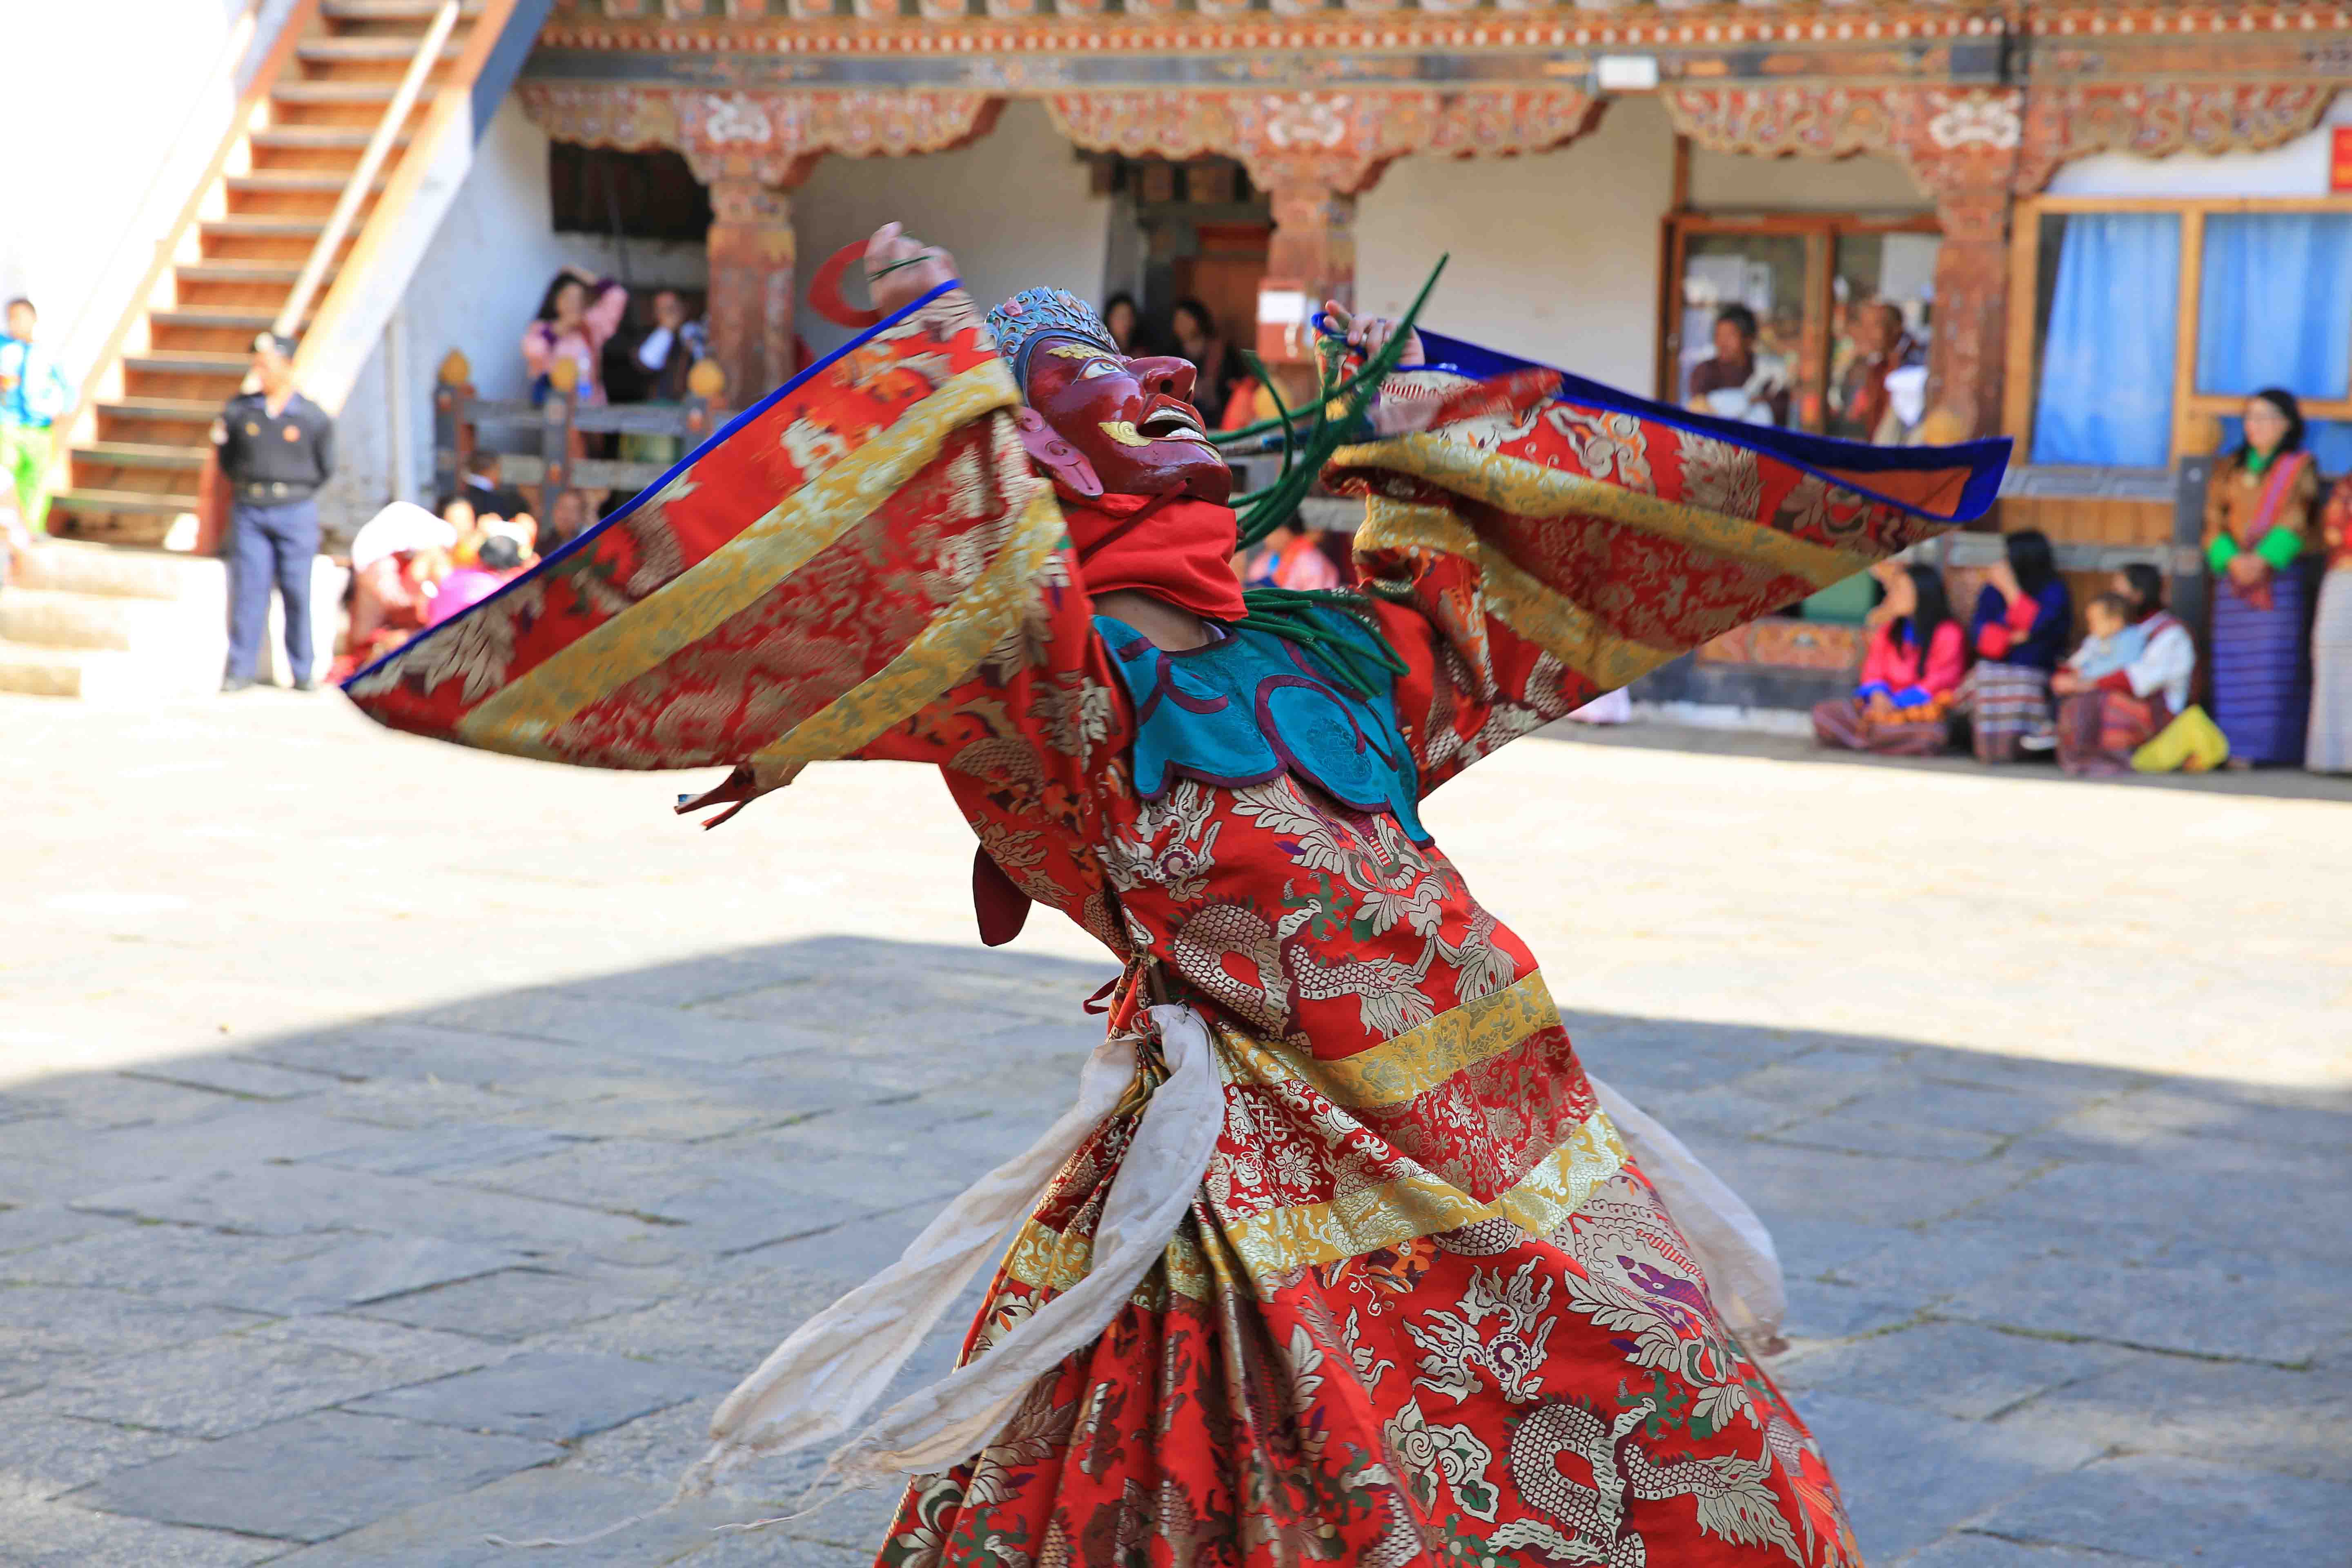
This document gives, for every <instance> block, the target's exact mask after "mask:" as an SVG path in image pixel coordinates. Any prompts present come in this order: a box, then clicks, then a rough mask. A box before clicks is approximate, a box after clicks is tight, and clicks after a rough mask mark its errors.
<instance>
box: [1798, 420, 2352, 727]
mask: <svg viewBox="0 0 2352 1568" xmlns="http://www.w3.org/2000/svg"><path fill="white" fill-rule="evenodd" d="M2243 426H2244V431H2245V438H2244V440H2243V441H2242V443H2241V444H2240V445H2239V447H2237V448H2236V449H2235V450H2234V451H2232V452H2231V453H2230V454H2229V455H2228V456H2227V457H2226V458H2223V459H2222V460H2221V463H2220V464H2219V465H2217V467H2216V468H2215V470H2214V473H2213V476H2212V479H2211V480H2210V483H2209V485H2208V487H2207V491H2206V500H2205V533H2204V543H2203V550H2204V555H2205V561H2206V564H2207V567H2208V569H2209V571H2210V576H2211V594H2210V600H2211V618H2210V627H2209V631H2208V636H2207V638H2206V644H2207V651H2206V654H2205V660H2206V663H2205V667H2204V668H2201V669H2200V666H2199V658H2200V656H2199V651H2198V643H2197V638H2196V637H2194V636H2193V635H2192V633H2191V631H2190V629H2189V627H2188V626H2186V625H2184V624H2183V623H2182V622H2181V621H2180V620H2179V617H2177V616H2174V615H2173V614H2172V613H2171V612H2170V611H2169V610H2168V609H2167V608H2166V606H2165V593H2164V577H2163V575H2162V574H2160V573H2159V572H2158V570H2157V568H2156V567H2154V566H2152V565H2134V566H2129V567H2126V569H2125V570H2123V571H2121V572H2118V573H2116V574H2115V575H2114V577H2113V579H2112V580H2111V581H2110V582H2109V583H2108V584H2107V585H2106V588H2105V591H2104V592H2102V593H2099V594H2098V595H2095V596H2094V597H2093V598H2092V599H2091V600H2090V602H2089V603H2088V604H2087V605H2084V614H2083V620H2084V632H2085V635H2084V637H2082V638H2081V640H2080V642H2079V644H2078V645H2077V646H2075V647H2074V648H2073V650H2072V651H2071V652H2069V651H2068V645H2069V644H2070V643H2073V642H2074V640H2075V639H2074V599H2073V595H2072V594H2071V593H2070V592H2069V590H2068V588H2067V585H2066V582H2065V579H2064V578H2063V577H2062V576H2061V575H2060V574H2059V572H2058V569H2057V563H2056V560H2055V555H2054V552H2053V550H2052V547H2051V544H2050V541H2049V540H2048V539H2047V538H2046V537H2045V536H2044V535H2042V533H2040V532H2038V531H2032V530H2023V531H2018V532H2014V533H2011V534H2007V535H2005V536H2004V539H2003V545H2004V559H2003V560H2002V562H2001V563H2000V564H1999V565H1997V566H1995V567H1994V568H1993V569H1992V571H1991V573H1990V575H1989V577H1988V579H1987V581H1986V582H1985V583H1984V584H1983V586H1982V587H1981V588H1980V589H1979V592H1978V594H1977V596H1976V601H1975V603H1974V605H1972V606H1970V609H1969V616H1968V617H1967V619H1966V620H1965V621H1963V620H1962V619H1961V618H1960V617H1959V616H1958V614H1957V613H1956V611H1955V610H1954V608H1953V606H1952V605H1951V604H1950V603H1949V600H1948V595H1947V590H1946V584H1945V579H1944V576H1943V574H1940V573H1939V572H1937V570H1936V569H1935V568H1933V567H1930V566H1927V565H1923V564H1918V563H1908V564H1906V563H1899V562H1898V563H1888V564H1886V565H1884V566H1882V567H1881V568H1880V569H1879V570H1878V572H1877V573H1876V575H1877V576H1878V578H1879V581H1880V584H1881V585H1882V587H1883V588H1884V590H1885V598H1884V600H1883V601H1882V602H1881V604H1880V605H1878V607H1877V608H1876V609H1875V610H1874V611H1873V612H1872V614H1871V616H1870V619H1869V621H1868V622H1867V623H1866V624H1867V625H1868V626H1870V628H1871V630H1870V638H1869V643H1868V652H1867V655H1866V656H1865V658H1864V665H1863V669H1862V679H1861V683H1860V684H1859V685H1858V686H1857V687H1856V689H1854V691H1853V694H1852V695H1851V696H1850V697H1845V698H1841V699H1838V700H1833V701H1829V702H1824V703H1822V704H1821V705H1820V706H1819V707H1817V708H1815V709H1814V710H1813V730H1814V734H1815V736H1816V738H1817V739H1818V740H1819V741H1820V742H1821V743H1822V744H1823V745H1825V746H1841V747H1846V748H1850V749H1853V750H1856V751H1870V752H1885V753H1893V754H1903V755H1927V754H1932V753H1935V752H1942V751H1945V750H1947V749H1948V748H1950V747H1953V746H1955V745H1958V744H1960V743H1962V742H1963V740H1965V742H1966V743H1967V744H1968V745H1969V747H1970V748H1971V749H1972V750H1973V751H1974V752H1975V754H1976V755H1977V757H1978V758H1979V760H1981V761H1984V762H1988V763H2007V762H2014V761H2017V760H2019V759H2020V758H2021V757H2027V756H2032V755H2034V754H2036V753H2041V754H2045V755H2052V756H2054V757H2055V758H2056V760H2057V762H2058V763H2059V764H2060V765H2061V766H2063V768H2064V769H2065V770H2066V771H2067V772H2068V773H2119V772H2122V771H2124V770H2126V769H2137V770H2138V771H2141V772H2168V771H2170V770H2173V769H2176V768H2186V769H2190V770H2199V769H2205V768H2212V767H2220V766H2224V765H2227V766H2231V767H2260V766H2289V767H2292V766H2302V767H2306V768H2308V769H2310V770H2311V771H2313V772H2315V773H2352V477H2347V478H2346V479H2339V480H2337V481H2336V485H2335V487H2334V488H2333V489H2332V490H2327V491H2325V492H2323V489H2322V486H2321V484H2320V482H2319V478H2318V475H2317V473H2316V471H2315V468H2314V467H2313V464H2312V459H2311V455H2310V454H2309V453H2308V452H2306V451H2305V450H2304V449H2303V446H2304V426H2303V416H2302V412H2301V410H2300V409H2299V408H2298V406H2297V405H2296V403H2295V400H2294V396H2293V395H2290V394H2288V393H2285V392H2282V391H2277V390H2271V391H2266V392H2263V393H2260V394H2257V395H2255V396H2254V397H2252V398H2250V399H2248V401H2247V404H2246V408H2245V413H2244V417H2243Z"/></svg>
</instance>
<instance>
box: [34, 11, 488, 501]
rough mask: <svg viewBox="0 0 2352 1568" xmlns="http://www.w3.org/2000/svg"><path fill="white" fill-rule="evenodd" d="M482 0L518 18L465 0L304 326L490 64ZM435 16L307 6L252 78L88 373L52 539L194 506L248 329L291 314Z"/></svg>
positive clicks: (239, 373) (244, 357)
mask: <svg viewBox="0 0 2352 1568" xmlns="http://www.w3.org/2000/svg"><path fill="white" fill-rule="evenodd" d="M486 6H487V8H488V10H490V11H491V12H493V13H495V16H492V17H491V18H490V25H492V26H495V25H497V24H498V22H499V21H502V19H503V17H504V16H505V14H506V13H507V11H508V10H509V7H508V6H506V5H492V4H489V0H459V5H458V13H457V22H456V26H455V27H454V28H453V29H452V30H451V31H450V32H449V33H448V36H447V41H446V43H445V44H444V45H443V46H442V47H441V48H440V50H439V51H438V53H439V58H438V59H436V61H434V62H433V63H432V66H431V68H430V74H429V75H427V76H425V78H424V90H423V91H422V92H419V93H416V94H415V100H414V103H413V105H412V107H411V108H410V109H409V110H408V111H407V112H406V113H405V114H404V116H402V121H401V124H400V125H399V127H398V129H397V130H396V131H395V132H394V135H393V138H392V142H391V148H390V155H389V157H388V158H386V159H384V160H383V162H382V163H381V164H380V166H379V168H378V169H377V171H376V172H375V173H374V174H373V178H371V179H370V180H369V182H368V185H369V188H368V189H366V190H364V191H362V192H359V193H358V194H357V205H356V210H355V212H354V213H353V214H352V221H351V222H350V223H349V224H348V225H346V226H345V227H344V230H343V233H342V235H341V239H340V242H339V243H338V244H337V245H336V246H335V247H334V253H333V254H332V255H331V256H327V257H324V258H321V259H322V260H323V262H324V264H325V270H324V273H323V276H322V277H321V279H320V281H319V286H318V287H316V288H315V289H312V290H310V308H307V309H306V310H304V312H303V319H302V320H301V321H299V322H298V323H293V324H294V325H295V326H296V329H297V331H300V330H304V329H307V328H308V327H309V325H310V317H311V316H312V314H313V313H314V311H315V309H316V307H317V305H318V304H319V302H320V301H322V300H325V299H326V298H327V297H328V294H329V292H330V291H331V289H332V288H333V285H334V282H335V279H336V278H337V276H338V275H339V274H340V272H341V268H342V265H343V263H344V261H345V260H346V259H348V258H350V256H351V254H352V248H353V246H354V244H355V242H356V241H357V240H358V239H359V238H360V237H361V236H362V233H363V231H364V227H365V225H366V222H367V219H368V217H369V216H370V215H371V214H372V213H373V209H374V206H375V204H376V201H377V198H378V197H379V196H380V195H383V192H384V190H385V188H386V187H387V185H388V184H390V183H391V176H392V174H393V170H394V166H395V165H396V163H397V161H398V159H399V157H400V154H401V153H402V152H403V151H404V149H405V148H406V147H407V145H408V143H409V142H410V140H411V138H412V136H413V135H415V133H416V132H418V131H419V129H420V128H421V126H422V123H423V121H424V120H425V116H426V115H427V114H428V113H430V112H431V111H432V110H433V108H434V105H435V100H436V92H437V89H440V88H442V87H444V86H445V85H447V84H448V83H449V81H450V79H451V76H452V73H453V72H457V71H458V70H460V69H463V68H466V67H467V66H473V65H476V64H477V63H478V60H479V59H480V58H481V54H482V50H480V49H469V48H468V47H467V46H468V45H469V43H472V42H473V41H474V40H473V39H472V37H471V34H472V32H473V30H474V28H475V27H476V26H477V25H478V24H480V23H482V22H483V21H484V13H485V10H486ZM441 8H442V0H299V4H298V5H297V6H296V8H295V12H294V15H293V16H292V17H291V18H290V19H289V22H288V23H287V25H286V26H285V28H284V30H283V32H281V33H280V34H279V36H278V40H277V42H276V43H275V45H274V46H273V47H272V48H271V50H270V53H269V55H268V58H266V59H264V60H263V61H262V62H261V64H260V67H259V68H258V69H257V71H256V73H255V75H254V77H253V79H252V85H251V87H249V88H248V89H247V93H248V96H249V98H251V99H252V100H254V101H252V102H249V103H240V104H239V106H238V110H237V114H238V119H237V120H236V121H235V122H234V125H233V129H232V131H231V133H230V137H229V139H228V140H227V141H226V142H224V145H223V148H222V150H221V153H220V155H219V156H217V157H216V158H215V161H214V163H213V165H212V173H211V174H210V176H209V177H208V179H207V181H206V184H205V188H204V189H201V190H198V191H196V192H194V193H193V194H192V195H191V198H190V203H189V207H188V209H187V212H186V213H185V214H184V218H183V222H182V224H181V226H180V232H179V233H178V234H177V235H176V236H175V238H176V241H177V243H176V245H175V246H174V254H173V255H172V256H171V257H170V258H169V259H168V266H164V265H162V264H159V268H158V272H159V276H158V277H156V278H155V279H153V280H152V281H153V282H154V285H155V286H154V287H153V288H152V289H149V290H147V291H146V292H145V293H143V294H142V300H144V301H145V303H144V305H143V308H142V309H140V310H137V311H135V312H134V314H133V315H132V316H131V317H130V318H127V319H126V321H125V322H124V324H123V326H122V329H121V331H119V332H118V334H117V340H116V341H117V343H118V344H119V347H118V348H117V349H116V350H115V352H114V353H113V354H112V355H110V359H111V360H112V363H102V364H101V365H100V367H99V373H98V375H97V376H96V377H94V378H93V384H94V386H95V389H96V395H95V397H94V398H92V399H90V406H89V412H92V413H94V415H95V418H94V420H81V421H78V422H77V424H78V425H79V428H78V429H76V430H75V431H74V433H73V435H72V437H70V438H69V441H68V452H67V456H66V458H65V461H66V462H67V464H68V475H67V476H66V479H67V488H66V489H64V491H63V492H62V493H61V494H59V495H58V497H57V499H56V501H55V504H54V507H53V509H52V510H51V512H50V514H49V518H50V521H49V527H50V529H51V531H53V532H56V533H58V534H60V535H63V536H65V537H68V538H75V539H84V540H98V541H104V542H110V543H120V544H138V545H156V544H160V543H162V542H163V539H164V537H165V536H166V534H167V533H169V532H170V531H172V528H173V523H174V522H175V521H178V520H179V519H181V518H182V517H183V516H184V514H190V513H194V512H195V511H196V510H198V491H199V488H200V480H201V479H202V476H203V474H204V471H205V458H206V457H207V456H208V454H209V451H210V446H209V437H208V432H209V429H210V427H211V425H212V421H213V418H214V416H215V415H217V414H218V413H219V412H220V407H221V405H222V404H224V403H226V401H227V400H228V399H229V398H230V397H232V396H234V395H236V392H237V391H238V389H239V387H240V386H241V385H242V384H243V383H244V381H245V378H246V375H247V371H248V369H249V367H250V363H251V353H252V344H253V339H254V335H255V334H256V333H257V332H261V331H268V330H269V329H270V328H271V327H273V326H274V325H276V324H277V323H278V321H279V318H280V316H281V315H282V314H283V312H284V311H285V310H286V309H287V307H288V305H289V300H291V297H292V295H293V293H294V290H295V289H296V287H297V284H298V281H299V279H300V278H301V275H302V272H303V268H304V267H305V264H306V263H308V262H309V261H310V258H311V256H312V253H313V251H314V250H316V249H317V248H318V247H319V246H320V239H321V237H323V236H324V235H325V233H326V232H327V229H328V226H329V223H330V220H331V216H332V215H333V214H334V212H335V209H336V206H337V205H338V203H340V202H341V200H342V198H343V195H344V193H345V191H346V190H347V189H349V188H350V187H351V186H352V184H353V183H354V180H355V175H356V172H357V170H358V169H359V167H360V165H361V163H362V155H363V154H364V153H365V152H366V151H367V148H368V145H369V142H370V140H371V139H372V138H373V136H374V135H375V134H376V132H377V128H378V127H379V125H380V124H382V123H383V121H384V119H385V117H386V115H387V113H388V112H389V111H390V110H391V109H392V108H393V107H394V103H395V100H396V97H397V95H398V93H399V91H400V89H401V85H402V81H403V79H404V77H405V76H406V75H407V73H408V71H409V68H410V66H411V63H412V62H413V61H415V58H416V57H417V55H418V53H419V50H420V47H422V46H423V44H424V43H425V39H426V37H427V36H428V32H429V30H430V29H431V28H432V27H433V26H434V23H435V19H436V15H437V14H438V13H439V12H440V10H441ZM483 42H484V43H485V44H487V42H488V40H487V39H486V40H483ZM184 531H185V530H184Z"/></svg>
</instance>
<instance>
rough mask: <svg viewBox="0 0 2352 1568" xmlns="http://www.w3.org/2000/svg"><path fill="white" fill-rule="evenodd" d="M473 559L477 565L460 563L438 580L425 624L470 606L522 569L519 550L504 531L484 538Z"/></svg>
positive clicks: (433, 622)
mask: <svg viewBox="0 0 2352 1568" xmlns="http://www.w3.org/2000/svg"><path fill="white" fill-rule="evenodd" d="M476 561H477V563H476V564H474V565H471V566H460V567H458V568H457V570H456V571H454V572H452V573H450V574H448V575H447V576H446V577H444V578H442V579H441V581H440V584H438V586H437V587H436V591H435V593H434V595H433V604H432V607H431V608H430V609H428V610H427V611H426V612H425V625H426V626H439V625H440V624H441V623H442V622H443V621H446V620H447V619H448V618H449V617H450V616H455V615H457V614H458V613H459V612H461V611H464V610H469V609H471V608H473V607H474V606H475V605H478V604H480V603H481V602H482V601H483V600H484V599H487V598H488V597H489V596H490V595H493V594H495V593H497V592H498V591H499V589H500V588H503V587H505V586H506V585H507V584H509V583H511V582H513V581H514V580H515V578H516V577H518V576H520V574H522V570H523V559H522V552H521V551H520V549H518V548H516V546H515V542H514V541H513V540H512V539H509V537H507V536H506V535H505V534H503V533H494V534H491V535H489V536H488V538H486V539H484V540H483V541H482V545H481V549H480V551H479V552H478V554H477V557H476Z"/></svg>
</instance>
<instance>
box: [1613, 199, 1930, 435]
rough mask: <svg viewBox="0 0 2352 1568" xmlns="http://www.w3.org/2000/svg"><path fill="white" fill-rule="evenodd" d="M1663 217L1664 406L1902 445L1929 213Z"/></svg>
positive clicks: (1914, 387)
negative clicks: (1890, 413) (1665, 266)
mask: <svg viewBox="0 0 2352 1568" xmlns="http://www.w3.org/2000/svg"><path fill="white" fill-rule="evenodd" d="M1667 222H1668V243H1667V251H1668V268H1669V270H1668V278H1669V280H1670V281H1669V285H1668V288H1667V289H1666V291H1665V292H1666V296H1667V297H1666V300H1665V301H1664V304H1665V315H1664V320H1663V321H1661V322H1660V323H1659V345H1660V353H1659V356H1658V358H1659V366H1658V382H1659V385H1658V395H1659V397H1660V398H1661V399H1663V400H1664V401H1666V402H1669V403H1673V404H1675V405H1676V406H1678V407H1686V408H1697V409H1700V410H1701V411H1704V412H1708V413H1715V414H1720V415H1723V416H1727V417H1730V418H1738V419H1748V420H1750V421H1752V422H1755V423H1758V424H1771V425H1777V426H1783V427H1785V428H1790V429H1800V430H1809V431H1812V432H1815V433H1817V434H1827V435H1837V436H1844V437H1849V438H1851V439H1855V440H1896V439H1900V438H1901V437H1902V434H1903V432H1904V430H1905V429H1906V428H1907V427H1909V426H1913V425H1916V424H1917V423H1918V420H1919V417H1920V414H1921V413H1922V412H1923V410H1921V409H1920V408H1917V407H1916V406H1914V405H1916V404H1918V403H1920V402H1922V401H1924V398H1925V395H1926V390H1927V373H1926V365H1927V342H1928V339H1929V335H1930V333H1931V332H1932V331H1933V326H1934V322H1933V318H1934V305H1935V272H1936V254H1937V250H1938V248H1939V247H1941V245H1942V243H1943V242H1942V238H1941V236H1940V235H1939V234H1938V233H1937V228H1936V224H1935V220H1934V219H1933V218H1929V217H1925V216H1922V217H1893V218H1877V217H1867V216H1861V215H1857V214H1850V213H1821V214H1813V213H1789V214H1773V215H1766V216H1752V217H1737V218H1734V217H1713V216H1705V215H1700V214H1689V213H1686V214H1681V215H1678V216H1675V217H1672V218H1670V219H1668V220H1667ZM1751 321H1752V322H1753V324H1754V325H1753V332H1752V336H1751V334H1750V331H1749V323H1750V322H1751ZM1914 371H1916V374H1906V373H1908V372H1914ZM1890 384H1891V385H1890ZM1889 409H1892V410H1893V411H1894V413H1895V417H1894V418H1892V419H1890V418H1888V417H1887V414H1888V410H1889Z"/></svg>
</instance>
